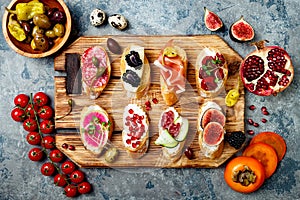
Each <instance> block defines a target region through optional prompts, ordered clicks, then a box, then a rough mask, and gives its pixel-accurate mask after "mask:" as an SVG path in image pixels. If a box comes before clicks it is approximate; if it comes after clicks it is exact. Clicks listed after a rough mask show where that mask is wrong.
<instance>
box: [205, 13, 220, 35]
mask: <svg viewBox="0 0 300 200" xmlns="http://www.w3.org/2000/svg"><path fill="white" fill-rule="evenodd" d="M204 23H205V26H206V28H208V30H210V31H217V30H219V29H220V28H222V27H223V22H222V20H221V18H220V17H219V16H218V15H217V14H216V13H214V12H212V11H210V10H208V9H207V8H206V7H204Z"/></svg>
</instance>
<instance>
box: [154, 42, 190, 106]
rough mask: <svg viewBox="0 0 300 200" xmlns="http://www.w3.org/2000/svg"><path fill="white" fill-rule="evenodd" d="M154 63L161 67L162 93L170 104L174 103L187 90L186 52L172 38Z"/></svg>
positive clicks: (167, 103)
mask: <svg viewBox="0 0 300 200" xmlns="http://www.w3.org/2000/svg"><path fill="white" fill-rule="evenodd" d="M154 64H155V65H156V66H157V67H158V68H160V85H161V94H162V96H163V99H164V101H165V103H166V105H168V106H172V105H174V104H175V103H176V102H177V101H178V100H179V98H180V95H181V93H182V92H184V91H185V83H186V74H187V65H188V61H187V55H186V52H185V51H184V50H183V49H182V48H180V47H178V46H174V45H173V40H170V41H169V42H168V43H167V44H166V46H165V48H164V49H162V50H161V52H160V55H159V57H158V59H157V60H156V61H154Z"/></svg>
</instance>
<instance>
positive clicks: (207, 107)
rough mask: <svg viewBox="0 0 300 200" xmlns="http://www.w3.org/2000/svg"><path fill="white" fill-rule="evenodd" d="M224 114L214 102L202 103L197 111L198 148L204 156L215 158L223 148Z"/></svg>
mask: <svg viewBox="0 0 300 200" xmlns="http://www.w3.org/2000/svg"><path fill="white" fill-rule="evenodd" d="M225 123H226V116H225V115H224V113H223V112H222V108H221V107H220V106H219V105H218V104H217V103H215V102H212V101H208V102H206V103H204V104H203V105H202V106H201V107H200V109H199V112H198V121H197V132H198V142H199V146H200V150H201V151H202V152H203V154H204V156H205V157H208V158H211V159H215V158H218V157H220V156H221V154H222V152H223V148H224V134H225V129H224V126H225Z"/></svg>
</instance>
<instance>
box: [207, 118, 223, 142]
mask: <svg viewBox="0 0 300 200" xmlns="http://www.w3.org/2000/svg"><path fill="white" fill-rule="evenodd" d="M223 139H224V127H223V126H222V125H221V124H219V123H218V122H210V123H208V124H207V125H206V126H205V128H204V130H203V141H204V142H205V144H207V145H209V146H215V145H218V144H220V143H221V142H222V141H223Z"/></svg>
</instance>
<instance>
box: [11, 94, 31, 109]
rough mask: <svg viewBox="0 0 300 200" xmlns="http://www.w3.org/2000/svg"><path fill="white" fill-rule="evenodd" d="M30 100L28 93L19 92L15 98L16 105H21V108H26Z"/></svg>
mask: <svg viewBox="0 0 300 200" xmlns="http://www.w3.org/2000/svg"><path fill="white" fill-rule="evenodd" d="M28 102H29V97H28V96H27V95H26V94H18V95H17V96H16V97H15V98H14V103H15V105H16V106H20V107H21V108H25V107H26V106H27V104H28Z"/></svg>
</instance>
